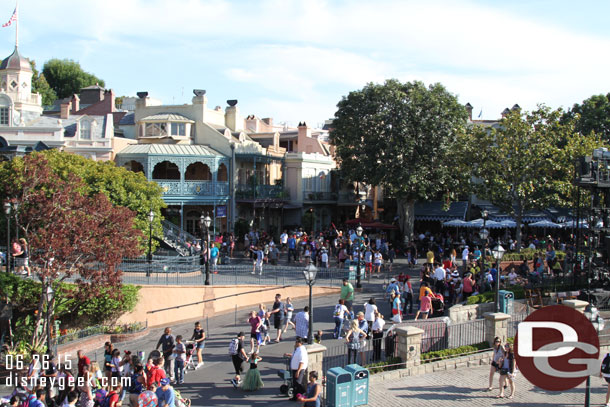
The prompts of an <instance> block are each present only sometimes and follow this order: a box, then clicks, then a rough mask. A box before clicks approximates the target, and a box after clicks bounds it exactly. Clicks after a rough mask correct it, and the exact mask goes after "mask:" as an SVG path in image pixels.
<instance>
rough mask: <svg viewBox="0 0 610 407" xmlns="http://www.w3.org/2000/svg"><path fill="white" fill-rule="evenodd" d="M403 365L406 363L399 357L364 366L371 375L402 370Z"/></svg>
mask: <svg viewBox="0 0 610 407" xmlns="http://www.w3.org/2000/svg"><path fill="white" fill-rule="evenodd" d="M401 365H404V362H403V361H402V359H401V358H399V357H392V358H388V359H386V360H385V361H383V362H377V363H371V364H368V365H364V368H366V369H368V370H369V373H370V374H375V373H381V372H387V371H390V370H396V369H400V367H401Z"/></svg>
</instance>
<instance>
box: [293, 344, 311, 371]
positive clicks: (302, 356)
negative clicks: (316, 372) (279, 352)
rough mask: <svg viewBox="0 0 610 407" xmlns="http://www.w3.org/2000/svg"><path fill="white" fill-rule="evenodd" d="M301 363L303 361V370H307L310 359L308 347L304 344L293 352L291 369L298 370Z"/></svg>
mask: <svg viewBox="0 0 610 407" xmlns="http://www.w3.org/2000/svg"><path fill="white" fill-rule="evenodd" d="M300 363H303V370H307V365H308V364H309V359H308V357H307V349H305V346H303V345H301V346H299V347H298V348H296V349H295V350H294V352H293V353H292V358H291V359H290V369H291V370H297V369H298V368H299V364H300Z"/></svg>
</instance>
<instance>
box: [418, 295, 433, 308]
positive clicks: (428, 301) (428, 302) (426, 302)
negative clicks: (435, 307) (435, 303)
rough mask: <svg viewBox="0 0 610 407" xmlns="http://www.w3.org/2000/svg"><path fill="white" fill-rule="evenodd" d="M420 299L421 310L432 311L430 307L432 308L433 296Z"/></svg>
mask: <svg viewBox="0 0 610 407" xmlns="http://www.w3.org/2000/svg"><path fill="white" fill-rule="evenodd" d="M419 301H420V307H419V310H420V311H421V312H428V311H430V309H432V298H430V297H429V296H427V295H426V296H423V297H422V298H421V300H419Z"/></svg>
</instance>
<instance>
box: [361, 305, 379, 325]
mask: <svg viewBox="0 0 610 407" xmlns="http://www.w3.org/2000/svg"><path fill="white" fill-rule="evenodd" d="M375 311H377V305H375V304H369V303H368V302H367V303H366V304H364V319H366V320H367V321H374V320H375Z"/></svg>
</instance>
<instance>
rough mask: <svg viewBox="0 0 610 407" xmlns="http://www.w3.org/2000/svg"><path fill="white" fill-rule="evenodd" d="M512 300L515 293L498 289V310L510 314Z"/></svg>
mask: <svg viewBox="0 0 610 407" xmlns="http://www.w3.org/2000/svg"><path fill="white" fill-rule="evenodd" d="M514 300H515V294H514V293H513V292H512V291H506V290H500V291H498V304H499V305H500V312H503V313H505V314H512V313H513V301H514Z"/></svg>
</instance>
